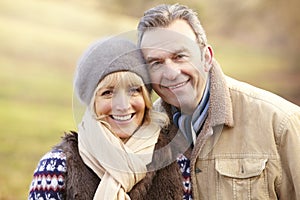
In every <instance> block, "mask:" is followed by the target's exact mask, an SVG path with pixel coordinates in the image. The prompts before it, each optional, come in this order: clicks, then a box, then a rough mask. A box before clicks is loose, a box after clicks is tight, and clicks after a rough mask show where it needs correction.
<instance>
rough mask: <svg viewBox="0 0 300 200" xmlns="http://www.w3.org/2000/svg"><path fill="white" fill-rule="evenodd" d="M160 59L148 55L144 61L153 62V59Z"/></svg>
mask: <svg viewBox="0 0 300 200" xmlns="http://www.w3.org/2000/svg"><path fill="white" fill-rule="evenodd" d="M160 59H161V58H158V57H151V56H149V57H147V58H146V62H147V63H151V62H153V61H155V60H160Z"/></svg>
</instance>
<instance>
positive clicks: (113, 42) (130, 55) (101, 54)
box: [74, 37, 151, 105]
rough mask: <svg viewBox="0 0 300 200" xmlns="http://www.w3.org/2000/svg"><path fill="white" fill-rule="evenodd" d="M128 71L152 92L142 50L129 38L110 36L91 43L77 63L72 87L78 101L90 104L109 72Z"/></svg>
mask: <svg viewBox="0 0 300 200" xmlns="http://www.w3.org/2000/svg"><path fill="white" fill-rule="evenodd" d="M117 71H131V72H134V73H136V74H137V75H138V76H140V77H141V78H142V79H143V81H144V84H145V85H146V87H147V89H148V91H151V84H150V78H149V74H148V71H147V68H146V64H145V60H144V58H143V55H142V52H141V51H140V49H138V48H137V46H136V45H135V44H134V43H132V42H131V41H129V40H127V39H124V38H118V37H112V38H106V39H102V40H100V41H97V42H96V43H94V44H92V45H91V46H90V47H89V48H88V49H87V50H86V51H85V52H84V53H83V55H82V57H81V59H80V60H79V62H78V65H77V69H76V72H75V77H74V90H75V93H76V95H77V97H78V98H79V100H80V101H81V102H82V103H84V104H85V105H89V104H90V101H91V99H92V96H93V94H94V91H95V89H96V87H97V85H98V83H99V82H100V81H101V80H102V79H103V78H104V77H105V76H106V75H108V74H111V73H113V72H117Z"/></svg>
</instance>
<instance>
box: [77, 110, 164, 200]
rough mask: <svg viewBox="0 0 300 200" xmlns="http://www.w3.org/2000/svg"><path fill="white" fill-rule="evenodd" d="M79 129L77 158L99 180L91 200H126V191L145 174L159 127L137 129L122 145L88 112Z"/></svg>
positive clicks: (149, 126) (127, 196)
mask: <svg viewBox="0 0 300 200" xmlns="http://www.w3.org/2000/svg"><path fill="white" fill-rule="evenodd" d="M78 129H79V134H78V147H79V153H80V156H81V157H82V159H83V161H84V163H85V164H86V165H87V166H89V167H90V168H91V169H92V170H93V171H94V172H95V173H96V174H97V175H98V177H99V178H100V179H101V181H100V183H99V185H98V188H97V190H96V193H95V195H94V200H102V199H105V200H123V199H124V200H125V199H126V200H129V199H130V197H129V195H128V194H127V192H129V191H130V190H131V189H132V187H133V186H134V185H135V184H136V183H138V182H139V181H140V180H141V179H143V178H144V177H145V175H146V172H147V168H146V165H147V164H149V163H150V162H151V160H152V155H153V151H154V146H155V144H156V142H157V139H158V136H159V133H160V128H159V126H158V125H156V124H153V123H151V124H149V125H146V126H142V127H140V128H139V130H137V131H136V132H135V133H134V135H133V136H131V137H130V139H129V140H128V141H127V142H126V143H125V144H124V143H123V142H122V140H121V139H119V138H118V137H116V136H115V135H114V134H113V133H112V132H111V131H110V130H109V129H108V128H106V127H105V126H104V125H103V124H102V123H100V122H98V121H97V120H96V119H95V118H94V117H93V115H92V114H91V112H90V111H89V110H88V109H87V110H86V112H85V114H84V116H83V119H82V121H81V123H80V124H79V127H78Z"/></svg>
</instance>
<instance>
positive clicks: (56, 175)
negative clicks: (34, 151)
mask: <svg viewBox="0 0 300 200" xmlns="http://www.w3.org/2000/svg"><path fill="white" fill-rule="evenodd" d="M66 171H67V168H66V156H65V154H64V153H63V152H62V151H61V150H53V151H51V152H48V153H47V154H45V155H44V156H43V157H42V159H41V160H40V162H39V164H38V166H37V168H36V170H35V171H34V174H33V180H32V182H31V185H30V191H29V196H28V200H35V199H38V200H44V199H45V200H46V199H52V200H62V199H63V196H64V195H63V193H64V190H65V175H66Z"/></svg>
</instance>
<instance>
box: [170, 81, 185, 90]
mask: <svg viewBox="0 0 300 200" xmlns="http://www.w3.org/2000/svg"><path fill="white" fill-rule="evenodd" d="M185 84H186V82H183V83H180V84H178V85H174V86H169V88H170V89H175V88H179V87H181V86H183V85H185Z"/></svg>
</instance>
